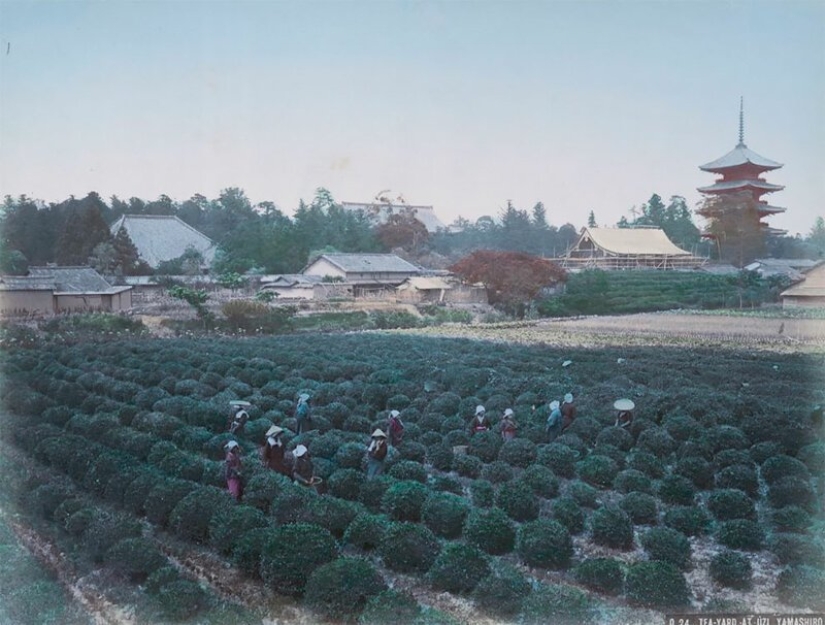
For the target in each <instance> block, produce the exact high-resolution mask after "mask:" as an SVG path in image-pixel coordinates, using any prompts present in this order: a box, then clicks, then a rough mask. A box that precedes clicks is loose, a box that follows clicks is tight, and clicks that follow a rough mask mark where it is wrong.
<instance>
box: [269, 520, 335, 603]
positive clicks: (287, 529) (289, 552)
mask: <svg viewBox="0 0 825 625" xmlns="http://www.w3.org/2000/svg"><path fill="white" fill-rule="evenodd" d="M337 555H338V550H337V547H336V545H335V539H334V538H333V537H332V534H330V533H329V532H328V531H327V530H325V529H324V528H322V527H318V526H317V525H311V524H309V523H295V524H290V525H284V526H282V527H278V528H275V529H274V530H272V531H271V533H270V538H269V540H268V541H267V542H266V544H265V545H264V547H263V550H262V551H261V560H260V571H261V577H262V578H263V580H264V582H266V584H267V585H269V586H270V587H271V588H273V590H277V591H278V592H279V593H285V594H289V595H301V594H303V592H304V588H305V587H306V584H307V580H308V579H309V576H310V575H311V574H312V572H313V571H314V570H315V569H316V568H318V567H319V566H321V565H322V564H326V563H327V562H331V561H332V560H334V559H335V558H336V557H337Z"/></svg>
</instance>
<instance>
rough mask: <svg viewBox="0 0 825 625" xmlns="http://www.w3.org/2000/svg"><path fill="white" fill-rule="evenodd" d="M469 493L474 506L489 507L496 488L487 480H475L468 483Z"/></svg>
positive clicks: (493, 498)
mask: <svg viewBox="0 0 825 625" xmlns="http://www.w3.org/2000/svg"><path fill="white" fill-rule="evenodd" d="M470 495H471V496H472V500H473V505H474V506H475V507H476V508H491V507H492V506H493V503H494V502H495V496H496V489H495V488H494V487H493V485H492V484H491V483H490V482H488V481H487V480H475V481H474V482H472V483H471V484H470Z"/></svg>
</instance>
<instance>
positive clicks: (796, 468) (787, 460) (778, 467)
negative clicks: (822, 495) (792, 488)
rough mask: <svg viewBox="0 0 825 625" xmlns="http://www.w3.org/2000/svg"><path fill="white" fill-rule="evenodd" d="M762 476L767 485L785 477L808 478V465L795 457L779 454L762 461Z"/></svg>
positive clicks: (809, 475)
mask: <svg viewBox="0 0 825 625" xmlns="http://www.w3.org/2000/svg"><path fill="white" fill-rule="evenodd" d="M762 477H763V478H764V479H765V481H766V482H767V483H768V484H769V485H772V484H775V483H776V482H778V481H779V480H782V479H784V478H786V477H796V478H799V479H802V480H809V479H810V478H811V474H810V472H809V471H808V467H806V466H805V464H804V463H802V462H800V461H799V460H797V459H796V458H793V457H791V456H785V455H779V456H773V457H772V458H768V459H767V460H765V462H764V463H762Z"/></svg>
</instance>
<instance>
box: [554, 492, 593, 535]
mask: <svg viewBox="0 0 825 625" xmlns="http://www.w3.org/2000/svg"><path fill="white" fill-rule="evenodd" d="M551 513H552V515H553V518H554V519H556V520H557V521H558V522H559V523H561V524H562V525H564V526H565V527H566V528H567V531H569V532H570V533H571V534H579V533H581V532H582V531H583V530H584V519H585V514H584V510H582V509H581V506H579V504H578V503H577V502H576V500H575V499H573V498H572V497H568V496H564V497H559V498H558V499H556V501H554V502H553V506H552V508H551Z"/></svg>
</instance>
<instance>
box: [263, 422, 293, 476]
mask: <svg viewBox="0 0 825 625" xmlns="http://www.w3.org/2000/svg"><path fill="white" fill-rule="evenodd" d="M283 433H284V430H283V428H279V427H278V426H277V425H273V426H272V427H271V428H269V429H268V430H267V431H266V441H264V447H263V449H262V450H261V457H262V459H263V463H264V466H265V467H267V468H269V469H272V470H273V471H277V472H278V473H283V474H284V475H289V469H287V468H286V464H285V463H284V452H285V451H286V449H285V447H284V442H283V440H281V436H282V435H283Z"/></svg>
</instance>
